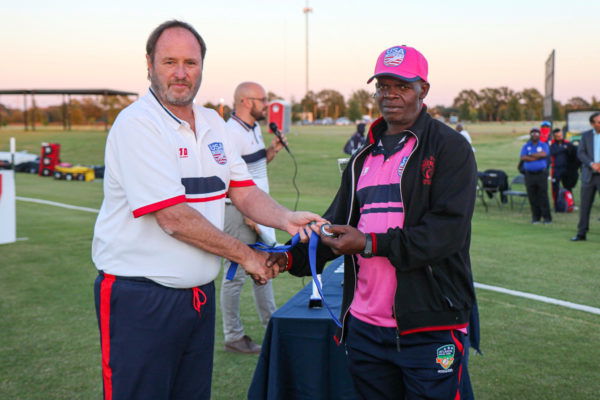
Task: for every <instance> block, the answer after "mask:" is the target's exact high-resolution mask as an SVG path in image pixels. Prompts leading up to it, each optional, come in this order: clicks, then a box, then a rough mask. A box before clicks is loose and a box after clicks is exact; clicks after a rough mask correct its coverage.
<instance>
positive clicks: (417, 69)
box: [367, 46, 428, 83]
mask: <svg viewBox="0 0 600 400" xmlns="http://www.w3.org/2000/svg"><path fill="white" fill-rule="evenodd" d="M427 70H428V68H427V60H426V59H425V57H424V56H423V54H421V53H420V52H419V51H418V50H417V49H414V48H412V47H408V46H394V47H390V48H389V49H387V50H384V51H383V52H382V53H381V54H380V55H379V58H377V64H375V73H374V75H373V76H372V77H371V78H369V80H368V81H367V83H370V82H371V81H372V80H373V79H375V78H377V77H378V76H391V77H392V78H398V79H402V80H403V81H407V82H414V81H418V80H419V79H422V80H424V81H427Z"/></svg>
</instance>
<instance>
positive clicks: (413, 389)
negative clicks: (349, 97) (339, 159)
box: [270, 46, 477, 400]
mask: <svg viewBox="0 0 600 400" xmlns="http://www.w3.org/2000/svg"><path fill="white" fill-rule="evenodd" d="M427 72H428V65H427V60H426V59H425V57H424V56H423V55H422V54H421V53H420V52H419V51H417V50H416V49H414V48H412V47H408V46H394V47H391V48H389V49H387V50H385V51H383V52H382V53H381V55H380V56H379V58H378V60H377V63H376V65H375V73H374V75H373V76H372V77H371V78H370V79H369V82H371V81H372V80H373V79H376V81H377V83H376V86H375V87H376V92H375V98H376V100H377V103H378V105H379V109H380V111H381V114H382V118H379V119H378V120H376V121H374V122H373V124H372V125H371V128H370V130H369V134H368V138H367V145H366V146H364V147H363V148H362V149H361V150H359V151H358V152H357V153H355V154H354V155H353V156H352V158H351V159H350V162H349V164H348V166H347V168H346V170H345V171H344V174H343V177H342V184H341V186H340V188H339V191H338V193H337V195H336V197H335V199H334V201H333V203H332V204H331V206H330V207H329V209H328V210H327V212H326V213H325V215H324V218H325V219H327V220H329V221H331V222H332V223H333V224H335V225H333V226H332V227H331V228H330V229H329V230H330V231H331V232H332V233H334V234H335V235H336V236H337V237H335V238H328V237H325V236H322V237H321V243H320V244H319V248H318V250H317V268H318V270H322V268H323V266H324V264H325V263H326V262H327V261H329V260H331V259H333V258H335V257H337V255H339V254H344V255H345V259H344V265H345V273H344V289H343V290H344V293H343V301H342V312H341V319H342V321H343V328H342V329H341V332H340V334H341V335H340V336H339V339H340V341H341V342H343V343H344V344H345V346H346V351H347V354H348V362H349V368H350V372H351V374H352V377H353V380H354V384H355V387H356V389H357V392H358V393H359V395H360V396H361V397H362V398H364V399H369V400H372V399H392V398H394V399H396V398H397V399H405V398H435V399H458V398H461V399H462V398H464V397H465V394H464V392H463V387H462V386H461V380H462V381H463V382H464V380H465V379H466V378H468V377H467V376H465V375H466V371H464V369H463V362H464V361H465V358H466V355H465V343H466V340H467V338H466V335H467V332H468V323H469V318H470V315H471V311H472V308H473V306H474V304H475V293H474V289H473V279H472V275H471V265H470V260H469V245H470V237H471V217H472V214H473V207H474V202H475V188H476V179H477V168H476V165H475V158H474V156H473V151H472V150H471V147H470V146H469V143H468V142H467V141H465V140H464V139H463V138H462V137H460V135H457V134H456V131H454V130H453V129H451V128H450V127H448V126H447V125H445V124H443V123H441V122H439V121H437V120H435V119H433V118H431V117H430V116H429V114H428V113H427V108H426V106H425V105H424V104H423V101H424V99H425V97H426V96H427V93H428V92H429V82H428V80H427ZM318 225H319V224H317V225H315V226H313V230H314V232H316V233H318V232H319V230H318V229H317V226H318ZM285 260H287V263H286V262H285ZM270 262H278V263H279V266H280V268H281V269H282V270H288V271H290V273H292V274H293V275H297V276H304V275H307V274H310V272H309V269H308V249H307V246H305V245H299V246H296V247H295V248H293V249H292V250H291V251H290V252H289V253H288V254H287V258H285V257H283V256H271V257H270ZM284 264H285V265H284Z"/></svg>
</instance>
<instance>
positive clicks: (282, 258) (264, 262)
mask: <svg viewBox="0 0 600 400" xmlns="http://www.w3.org/2000/svg"><path fill="white" fill-rule="evenodd" d="M297 233H298V234H299V236H300V242H303V243H305V242H307V241H308V240H309V238H310V236H311V235H313V234H316V235H319V236H320V239H321V241H322V243H323V244H324V245H326V246H328V247H330V248H331V250H332V251H333V253H334V254H337V255H339V254H357V253H361V252H362V251H363V250H364V249H365V245H366V237H365V234H363V233H362V232H360V231H359V230H358V229H356V228H353V227H351V226H349V225H331V224H329V222H328V221H326V220H324V219H322V218H319V219H318V220H312V221H311V222H309V223H308V224H306V225H304V226H302V227H300V229H299V230H298V231H297ZM249 250H250V254H251V256H250V257H249V261H247V262H245V263H242V264H241V265H242V266H243V268H244V269H245V270H246V273H247V274H248V275H250V277H251V278H252V280H254V282H255V283H256V284H258V285H264V284H266V283H267V282H268V281H269V280H270V279H273V278H276V277H277V276H278V275H279V274H280V273H282V272H285V271H287V270H288V269H289V267H288V263H289V258H288V254H287V252H285V253H282V252H273V253H269V252H266V251H261V250H254V249H249Z"/></svg>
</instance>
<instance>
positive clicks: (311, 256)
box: [225, 233, 342, 328]
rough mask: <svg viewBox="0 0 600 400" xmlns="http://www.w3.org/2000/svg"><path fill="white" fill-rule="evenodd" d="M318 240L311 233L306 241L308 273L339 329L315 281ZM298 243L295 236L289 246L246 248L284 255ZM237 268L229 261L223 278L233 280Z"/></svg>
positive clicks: (336, 319) (338, 324) (254, 245)
mask: <svg viewBox="0 0 600 400" xmlns="http://www.w3.org/2000/svg"><path fill="white" fill-rule="evenodd" d="M319 239H320V238H319V235H317V234H315V233H313V234H312V235H310V239H309V241H308V261H309V264H310V273H311V275H312V279H313V282H314V284H315V286H316V287H317V291H318V292H319V295H320V296H321V299H322V300H323V304H325V308H327V312H329V316H331V319H332V320H333V322H335V324H336V325H337V326H339V327H340V328H341V327H342V323H341V322H340V320H339V319H338V318H337V317H336V316H335V314H334V313H333V311H331V308H330V307H329V304H327V302H326V301H325V296H323V290H322V288H321V283H320V282H319V279H317V247H318V245H319ZM298 243H300V235H299V234H295V235H294V236H293V237H292V240H291V243H290V244H289V245H284V246H269V245H266V244H264V243H261V242H256V243H254V244H249V245H248V246H250V247H252V248H253V249H256V250H260V251H264V252H267V253H285V252H287V251H288V250H290V249H291V248H292V247H294V246H295V245H297V244H298ZM237 267H238V263H235V262H233V261H231V264H230V265H229V269H228V270H227V275H226V276H225V278H226V279H227V280H229V281H230V280H232V279H233V277H234V276H235V272H236V270H237Z"/></svg>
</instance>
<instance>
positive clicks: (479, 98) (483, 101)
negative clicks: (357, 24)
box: [0, 86, 600, 126]
mask: <svg viewBox="0 0 600 400" xmlns="http://www.w3.org/2000/svg"><path fill="white" fill-rule="evenodd" d="M267 97H268V100H269V101H271V100H274V99H280V98H281V97H280V96H278V95H277V94H276V93H273V92H268V95H267ZM131 102H132V99H131V98H129V97H127V96H109V97H107V98H106V99H105V98H103V97H102V96H88V97H84V98H81V99H72V100H71V101H70V103H69V107H68V108H67V107H66V105H65V104H62V105H56V106H48V107H35V105H34V106H32V107H29V108H28V109H27V110H26V112H24V111H23V110H22V109H17V108H9V107H6V106H4V105H3V104H1V103H0V126H2V125H7V124H20V123H23V122H24V118H25V117H27V118H28V119H29V120H31V118H32V117H33V118H34V121H35V123H36V124H42V125H49V124H61V123H64V115H66V112H69V113H70V118H71V123H72V124H74V125H90V124H91V125H93V124H103V123H105V122H108V124H112V123H113V122H114V119H115V118H116V116H117V114H118V113H119V112H120V111H121V110H122V109H123V108H125V107H127V106H128V105H129V104H131ZM291 104H292V119H293V121H301V120H316V119H323V118H332V119H337V118H339V117H347V118H348V119H349V120H350V121H357V120H360V119H362V118H363V117H364V116H366V115H368V116H370V117H372V118H376V117H378V116H379V110H378V108H377V107H376V105H375V101H374V98H373V93H371V92H369V91H367V90H364V89H360V90H356V91H354V92H352V93H351V94H350V96H349V97H348V99H345V98H344V95H343V94H342V93H340V92H338V91H337V90H334V89H323V90H321V91H319V92H313V91H309V92H308V93H306V95H305V96H304V97H303V98H302V99H301V100H300V101H296V100H295V99H294V98H292V101H291ZM204 106H205V107H209V108H213V109H215V110H217V111H219V112H220V113H222V114H223V116H224V118H225V119H227V118H229V116H230V114H231V112H232V108H231V106H229V105H226V104H214V103H210V102H208V103H205V104H204ZM581 109H600V100H599V99H598V98H596V97H592V99H591V101H587V100H585V99H584V98H582V97H573V98H571V99H569V100H568V101H567V102H566V103H564V104H562V103H561V102H559V101H554V110H553V114H554V119H555V120H564V118H565V112H566V111H569V110H581ZM429 112H430V113H431V114H432V115H434V116H441V117H444V118H450V117H451V116H456V117H458V119H460V120H461V121H539V120H542V119H543V115H542V114H543V96H542V94H541V93H540V92H539V91H538V90H537V89H535V88H528V89H523V90H522V91H514V90H512V89H510V88H508V87H506V86H502V87H498V88H484V89H481V90H479V91H475V90H473V89H464V90H462V91H460V93H459V94H458V95H457V96H456V97H455V98H454V101H453V103H452V105H451V106H445V105H434V106H431V105H429ZM26 114H27V115H26Z"/></svg>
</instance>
